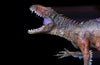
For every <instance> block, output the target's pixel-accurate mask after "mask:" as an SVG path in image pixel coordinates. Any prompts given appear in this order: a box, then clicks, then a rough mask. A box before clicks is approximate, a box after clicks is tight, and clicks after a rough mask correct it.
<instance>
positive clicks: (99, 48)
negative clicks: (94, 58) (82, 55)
mask: <svg viewBox="0 0 100 65" xmlns="http://www.w3.org/2000/svg"><path fill="white" fill-rule="evenodd" d="M96 47H97V49H98V50H99V51H100V38H98V39H97V41H96Z"/></svg>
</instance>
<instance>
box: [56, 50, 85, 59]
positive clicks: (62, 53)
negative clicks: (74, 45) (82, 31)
mask: <svg viewBox="0 0 100 65" xmlns="http://www.w3.org/2000/svg"><path fill="white" fill-rule="evenodd" d="M64 50H65V51H60V52H59V53H58V54H56V55H55V56H58V59H61V58H64V57H68V56H73V57H75V58H79V59H82V58H83V56H82V53H81V52H70V51H68V50H67V49H65V48H64Z"/></svg>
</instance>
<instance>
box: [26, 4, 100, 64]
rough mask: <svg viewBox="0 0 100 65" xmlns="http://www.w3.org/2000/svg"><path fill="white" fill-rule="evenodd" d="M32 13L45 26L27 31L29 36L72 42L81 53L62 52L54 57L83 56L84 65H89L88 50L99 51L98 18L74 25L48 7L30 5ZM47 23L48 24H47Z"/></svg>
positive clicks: (99, 31) (99, 25)
mask: <svg viewBox="0 0 100 65" xmlns="http://www.w3.org/2000/svg"><path fill="white" fill-rule="evenodd" d="M30 10H31V11H32V12H35V13H36V14H37V15H38V16H40V17H42V18H45V19H47V20H44V23H45V22H47V23H46V24H45V25H43V26H41V27H40V28H37V29H32V30H28V33H29V34H36V33H46V34H53V35H57V36H60V37H63V38H65V39H67V40H69V41H71V42H72V44H73V46H74V47H75V48H78V49H80V50H81V52H69V51H68V50H65V51H62V52H60V53H63V54H57V55H56V56H61V57H60V58H63V57H67V56H73V57H79V56H83V59H84V65H91V62H90V60H91V56H92V55H91V51H90V48H96V49H97V50H98V51H100V18H97V19H94V20H89V21H87V22H85V23H83V22H82V23H76V21H74V20H71V19H69V18H66V17H64V16H62V15H60V14H58V13H57V12H55V11H54V10H53V9H52V8H50V7H44V6H42V5H32V6H31V7H30ZM48 22H49V23H48Z"/></svg>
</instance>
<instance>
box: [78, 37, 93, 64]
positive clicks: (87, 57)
mask: <svg viewBox="0 0 100 65" xmlns="http://www.w3.org/2000/svg"><path fill="white" fill-rule="evenodd" d="M78 45H79V48H80V49H81V51H82V54H83V59H84V65H91V61H92V60H91V51H90V50H89V41H88V39H86V38H84V37H78Z"/></svg>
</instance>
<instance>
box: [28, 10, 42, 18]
mask: <svg viewBox="0 0 100 65" xmlns="http://www.w3.org/2000/svg"><path fill="white" fill-rule="evenodd" d="M29 9H30V11H31V12H32V13H33V12H34V13H35V14H36V15H37V16H40V17H43V16H42V15H41V14H39V13H38V12H37V11H36V10H35V9H33V8H29Z"/></svg>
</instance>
